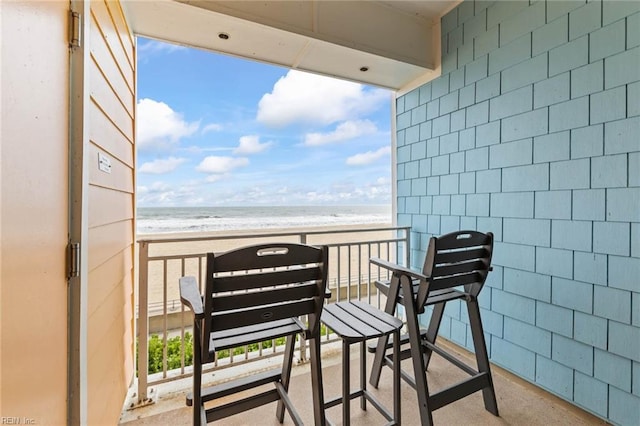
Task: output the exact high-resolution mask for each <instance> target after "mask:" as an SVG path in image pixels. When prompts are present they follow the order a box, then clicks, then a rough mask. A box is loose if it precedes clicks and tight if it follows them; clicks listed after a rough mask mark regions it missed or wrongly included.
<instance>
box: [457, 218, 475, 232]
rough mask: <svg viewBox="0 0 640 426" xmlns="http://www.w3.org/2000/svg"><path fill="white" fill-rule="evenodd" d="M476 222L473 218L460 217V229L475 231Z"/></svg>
mask: <svg viewBox="0 0 640 426" xmlns="http://www.w3.org/2000/svg"><path fill="white" fill-rule="evenodd" d="M477 226H478V224H477V221H476V218H475V217H469V216H462V217H460V229H477Z"/></svg>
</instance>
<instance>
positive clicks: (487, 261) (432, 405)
mask: <svg viewBox="0 0 640 426" xmlns="http://www.w3.org/2000/svg"><path fill="white" fill-rule="evenodd" d="M492 252H493V234H492V233H491V232H489V233H486V234H483V233H480V232H476V231H459V232H453V233H450V234H446V235H443V236H441V237H438V238H436V237H432V238H431V239H430V240H429V247H428V250H427V254H426V257H425V262H424V266H423V270H422V273H419V272H416V271H413V270H411V269H408V268H405V267H403V266H400V265H396V264H393V263H390V262H387V261H385V260H382V259H377V258H372V259H371V262H372V263H373V264H375V265H378V266H380V267H382V268H385V269H388V270H389V271H391V279H390V280H389V281H378V282H376V287H377V288H378V289H379V290H380V291H381V292H382V293H384V294H385V295H386V296H387V301H386V307H385V311H386V312H387V313H390V314H394V313H395V311H396V308H397V306H398V305H402V306H404V311H405V314H406V321H407V328H408V335H407V336H405V338H404V339H403V340H402V343H409V348H408V349H404V350H403V351H402V353H401V358H402V359H406V358H409V357H411V358H412V364H413V374H409V373H407V372H405V371H403V372H402V378H403V379H404V380H405V381H407V382H408V383H409V384H410V385H411V386H412V387H413V388H415V389H416V391H417V394H418V404H419V412H420V419H421V423H422V424H423V425H431V424H433V418H432V411H434V410H436V409H438V408H441V407H443V406H444V405H447V404H450V403H452V402H454V401H457V400H458V399H461V398H463V397H465V396H467V395H470V394H472V393H474V392H477V391H479V390H482V396H483V399H484V406H485V408H486V409H487V411H489V412H491V413H492V414H494V415H496V416H497V415H498V405H497V403H496V396H495V391H494V387H493V380H492V377H491V369H490V365H489V358H488V356H487V349H486V344H485V340H484V334H483V331H482V321H481V319H480V309H479V306H478V294H479V293H480V290H482V287H483V286H484V283H485V280H486V279H487V275H488V273H489V271H491V270H492V268H491V255H492ZM452 300H463V301H464V302H465V304H466V306H467V310H468V313H469V323H470V326H471V335H472V337H473V345H474V349H475V356H476V362H477V369H474V368H472V367H470V366H468V365H467V364H465V363H463V362H462V361H461V360H460V359H459V358H457V357H455V356H454V355H452V354H451V353H450V352H447V351H446V350H445V349H444V348H443V347H441V346H436V338H437V335H438V329H439V327H440V322H441V320H442V314H443V312H444V308H445V305H446V303H447V302H450V301H452ZM427 306H433V311H432V312H431V318H430V320H429V325H428V328H427V329H426V330H421V329H420V324H419V318H418V315H420V314H423V313H425V308H426V307H427ZM389 347H390V344H389V342H388V336H384V337H381V338H380V339H379V340H378V343H377V346H376V348H375V357H374V362H373V366H372V370H371V376H370V383H371V384H372V385H373V386H375V387H377V386H378V382H379V380H380V374H381V370H382V367H383V366H384V365H387V366H392V364H393V363H392V360H391V358H390V356H389V355H387V353H386V351H387V349H388V348H389ZM433 352H436V353H437V354H439V355H441V356H442V357H443V358H445V359H446V360H447V361H449V362H451V363H452V364H454V365H455V366H457V367H458V368H460V369H462V370H463V371H465V372H466V373H467V374H469V375H470V376H471V377H469V378H466V379H465V380H463V381H461V382H459V383H457V384H454V385H452V386H450V387H447V388H445V389H443V390H440V391H439V392H436V393H433V394H431V393H429V386H428V380H427V377H428V375H427V367H428V366H429V361H430V359H431V355H432V353H433Z"/></svg>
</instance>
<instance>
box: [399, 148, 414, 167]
mask: <svg viewBox="0 0 640 426" xmlns="http://www.w3.org/2000/svg"><path fill="white" fill-rule="evenodd" d="M397 160H398V163H400V164H401V163H406V162H408V161H411V145H405V146H401V147H399V148H398V157H397Z"/></svg>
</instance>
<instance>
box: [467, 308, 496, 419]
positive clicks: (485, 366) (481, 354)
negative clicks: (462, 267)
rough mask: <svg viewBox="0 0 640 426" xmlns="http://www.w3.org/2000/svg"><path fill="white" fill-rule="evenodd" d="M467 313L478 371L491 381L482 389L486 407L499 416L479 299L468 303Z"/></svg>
mask: <svg viewBox="0 0 640 426" xmlns="http://www.w3.org/2000/svg"><path fill="white" fill-rule="evenodd" d="M467 311H468V312H469V323H470V325H471V336H472V337H473V347H474V349H475V353H476V361H477V363H478V371H479V372H481V373H487V378H488V380H489V386H487V387H485V388H484V389H482V398H483V399H484V407H485V409H486V410H487V411H489V412H490V413H491V414H493V415H494V416H498V415H499V414H498V403H497V402H496V393H495V389H494V387H493V378H492V375H491V366H490V364H489V356H488V354H487V345H486V343H485V340H484V331H483V329H482V321H481V319H480V308H479V306H478V299H476V298H475V297H474V298H472V299H471V300H468V301H467Z"/></svg>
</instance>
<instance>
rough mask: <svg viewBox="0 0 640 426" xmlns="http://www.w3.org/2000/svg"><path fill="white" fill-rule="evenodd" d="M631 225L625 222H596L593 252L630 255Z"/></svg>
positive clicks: (594, 225) (594, 224)
mask: <svg viewBox="0 0 640 426" xmlns="http://www.w3.org/2000/svg"><path fill="white" fill-rule="evenodd" d="M630 230H631V225H630V224H629V223H624V222H594V223H593V252H594V253H603V254H614V255H618V256H629V255H630V247H631V242H630V240H629V238H630V234H631V232H630Z"/></svg>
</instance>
